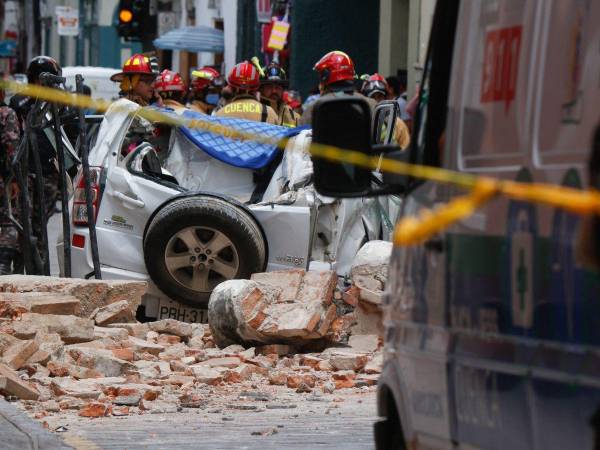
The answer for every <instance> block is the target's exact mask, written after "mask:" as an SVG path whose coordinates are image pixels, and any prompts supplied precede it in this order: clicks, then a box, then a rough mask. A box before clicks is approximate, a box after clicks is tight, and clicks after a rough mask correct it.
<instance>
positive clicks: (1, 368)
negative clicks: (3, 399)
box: [0, 363, 39, 400]
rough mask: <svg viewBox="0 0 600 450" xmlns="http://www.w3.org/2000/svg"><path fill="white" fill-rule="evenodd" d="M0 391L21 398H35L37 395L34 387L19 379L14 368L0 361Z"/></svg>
mask: <svg viewBox="0 0 600 450" xmlns="http://www.w3.org/2000/svg"><path fill="white" fill-rule="evenodd" d="M0 392H1V393H3V394H5V395H14V396H15V397H18V398H20V399H22V400H37V399H38V397H39V393H38V391H37V390H36V389H35V388H33V387H32V386H31V385H30V384H29V383H27V382H25V381H23V380H21V379H20V378H19V377H18V375H17V373H16V372H15V371H14V370H12V369H11V368H10V367H8V366H7V365H5V364H2V363H0Z"/></svg>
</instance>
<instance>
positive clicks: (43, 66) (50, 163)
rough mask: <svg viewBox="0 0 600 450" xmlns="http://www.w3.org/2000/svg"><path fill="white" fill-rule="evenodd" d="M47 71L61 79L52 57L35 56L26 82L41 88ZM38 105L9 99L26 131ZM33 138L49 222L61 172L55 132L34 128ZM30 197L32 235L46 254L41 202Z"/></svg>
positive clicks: (22, 98)
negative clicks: (43, 239) (31, 204)
mask: <svg viewBox="0 0 600 450" xmlns="http://www.w3.org/2000/svg"><path fill="white" fill-rule="evenodd" d="M45 72H48V73H51V74H52V75H56V76H61V75H62V68H61V67H60V65H59V64H58V63H57V62H56V61H55V60H54V59H53V58H50V57H49V56H36V57H35V58H33V59H32V60H31V62H30V63H29V66H28V67H27V81H28V82H29V84H36V85H41V84H42V83H41V80H40V75H41V74H42V73H45ZM35 104H36V99H35V98H32V97H27V96H24V95H15V96H13V97H12V98H11V100H10V107H11V108H12V109H13V110H14V111H15V112H16V114H17V116H18V118H19V121H20V124H21V127H22V128H23V129H24V128H25V122H26V120H27V116H28V114H29V112H30V111H31V110H32V109H33V107H34V105H35ZM50 136H51V137H50ZM27 138H28V137H27V136H26V135H25V134H24V135H23V137H22V139H27ZM34 138H35V143H36V148H35V150H36V151H37V152H38V154H39V156H40V162H41V166H42V176H43V185H44V203H43V205H42V210H43V214H44V216H45V219H46V220H45V221H47V220H48V219H49V218H50V216H52V214H53V213H54V209H55V205H56V202H57V201H58V199H59V197H60V188H59V174H58V170H57V169H56V167H57V166H56V165H55V161H56V149H55V147H54V144H53V143H52V142H53V139H54V131H53V130H52V128H51V127H50V126H48V127H46V128H44V129H35V130H34ZM51 139H52V141H51ZM32 159H33V158H30V159H29V173H30V175H29V177H30V179H29V184H30V192H31V193H33V192H34V189H33V186H34V185H35V181H34V180H35V170H34V161H32ZM30 198H33V207H32V208H31V214H32V218H31V223H32V229H33V235H34V236H35V238H36V239H37V246H38V249H39V251H40V254H43V253H42V248H41V243H42V239H41V237H42V231H43V230H42V217H40V215H39V210H40V208H39V201H40V199H39V198H38V196H37V195H33V196H32V195H30ZM23 219H24V218H23Z"/></svg>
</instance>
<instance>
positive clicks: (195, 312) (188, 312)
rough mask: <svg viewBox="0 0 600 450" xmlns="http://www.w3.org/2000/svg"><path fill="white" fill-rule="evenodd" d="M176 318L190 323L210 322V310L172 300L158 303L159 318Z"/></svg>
mask: <svg viewBox="0 0 600 450" xmlns="http://www.w3.org/2000/svg"><path fill="white" fill-rule="evenodd" d="M162 319H175V320H179V321H180V322H188V323H208V310H207V309H197V308H191V307H189V306H186V305H182V304H180V303H177V302H174V301H172V300H161V301H160V302H159V303H158V320H162Z"/></svg>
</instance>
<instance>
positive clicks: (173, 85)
mask: <svg viewBox="0 0 600 450" xmlns="http://www.w3.org/2000/svg"><path fill="white" fill-rule="evenodd" d="M154 89H156V91H157V92H158V93H161V92H174V91H175V92H185V84H184V83H183V79H182V78H181V75H179V74H178V73H177V72H172V71H170V70H168V69H165V70H163V71H162V72H161V74H160V75H159V76H158V78H156V81H155V82H154Z"/></svg>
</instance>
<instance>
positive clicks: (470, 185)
mask: <svg viewBox="0 0 600 450" xmlns="http://www.w3.org/2000/svg"><path fill="white" fill-rule="evenodd" d="M0 87H2V88H3V89H9V90H11V91H13V92H15V93H19V94H23V95H27V96H30V97H37V98H39V99H42V100H44V101H48V102H55V103H61V104H64V105H69V106H75V107H78V108H88V109H94V110H97V111H106V110H108V109H109V108H115V105H114V104H113V103H111V102H106V101H104V100H94V99H92V98H91V97H88V96H85V95H81V94H73V93H70V92H65V91H63V90H60V89H52V88H48V87H43V86H38V85H26V84H18V83H14V82H11V81H0ZM123 110H124V111H127V112H128V113H130V114H136V115H139V116H141V117H144V118H145V119H147V120H150V121H151V122H162V123H166V124H169V125H172V126H183V127H187V128H196V129H201V130H205V131H209V132H211V133H214V134H220V135H223V136H226V137H229V138H232V139H240V140H248V141H255V142H261V143H265V144H271V145H276V146H277V147H278V148H279V149H280V150H284V149H285V147H286V145H287V142H288V139H282V140H277V141H276V140H275V139H273V138H270V137H265V136H260V135H256V134H252V133H246V132H242V131H238V130H235V129H233V128H230V127H226V126H223V125H218V124H214V123H210V122H205V121H202V120H189V119H184V118H182V117H175V116H172V115H168V114H164V113H162V112H160V111H156V110H153V109H148V108H142V109H139V110H136V111H131V110H129V109H127V108H123ZM310 153H311V155H312V156H315V157H318V158H324V159H327V160H329V161H332V162H339V163H342V162H343V163H349V164H353V165H356V166H359V167H364V168H367V169H372V170H375V169H379V170H380V171H382V172H388V173H394V174H398V175H405V176H409V177H412V178H420V179H425V180H429V181H434V182H439V183H446V184H453V185H457V186H460V187H463V188H466V189H470V190H471V192H470V193H469V194H467V195H465V196H462V197H458V198H456V199H454V200H452V201H450V202H449V203H448V204H446V205H444V206H442V207H439V208H437V209H436V210H434V211H431V210H427V211H422V212H421V213H420V215H419V217H418V218H417V217H405V218H403V219H402V220H400V222H399V223H398V224H397V226H396V229H395V231H394V243H395V244H397V245H414V244H419V243H421V242H423V241H425V240H426V239H428V238H429V237H431V236H433V235H434V234H436V233H439V232H441V231H443V230H444V229H446V228H447V227H449V226H450V225H452V224H453V223H456V222H457V221H459V220H462V219H464V218H466V217H468V216H469V215H471V214H472V213H473V212H474V211H475V210H476V209H478V208H480V207H481V206H483V205H484V204H485V203H486V202H487V201H489V200H490V199H491V198H493V197H494V196H496V195H505V196H507V197H509V198H512V199H515V200H522V201H527V202H533V203H541V204H544V205H547V206H550V207H554V208H561V209H564V210H566V211H569V212H571V213H575V214H580V215H584V214H598V215H600V193H598V191H596V190H588V191H581V190H578V189H573V188H569V187H564V186H556V185H551V184H542V183H520V182H515V181H505V180H497V179H493V178H490V177H481V176H475V175H471V174H465V173H460V172H454V171H450V170H446V169H440V168H437V167H430V166H420V165H415V164H408V163H404V162H401V161H395V160H392V159H388V158H380V156H370V155H367V154H365V153H361V152H358V151H355V150H347V149H341V148H338V147H334V146H330V145H323V144H318V143H311V146H310Z"/></svg>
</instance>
